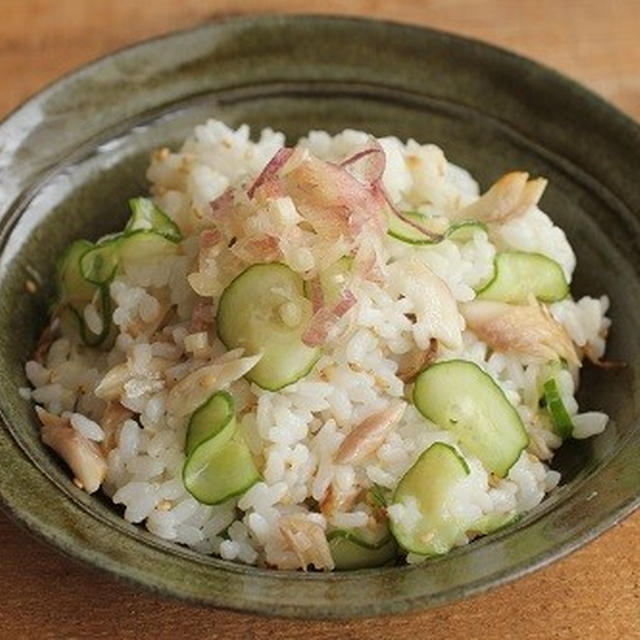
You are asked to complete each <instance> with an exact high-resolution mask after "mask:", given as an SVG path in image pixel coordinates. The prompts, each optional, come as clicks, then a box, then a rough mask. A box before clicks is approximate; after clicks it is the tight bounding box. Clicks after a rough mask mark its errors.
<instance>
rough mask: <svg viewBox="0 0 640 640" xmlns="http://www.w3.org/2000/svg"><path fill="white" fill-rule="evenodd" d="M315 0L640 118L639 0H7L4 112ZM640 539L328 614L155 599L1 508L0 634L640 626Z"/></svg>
mask: <svg viewBox="0 0 640 640" xmlns="http://www.w3.org/2000/svg"><path fill="white" fill-rule="evenodd" d="M319 6H321V7H322V9H321V10H322V11H323V12H328V13H348V14H358V15H369V16H378V17H384V18H389V19H394V20H401V21H405V22H411V23H415V24H424V25H429V26H432V27H436V28H441V29H444V30H447V31H452V32H457V33H461V34H466V35H471V36H474V37H477V38H480V39H483V40H486V41H489V42H492V43H495V44H499V45H502V46H504V47H507V48H509V49H512V50H515V51H518V52H520V53H523V54H525V55H527V56H529V57H532V58H534V59H537V60H539V61H542V62H544V63H546V64H548V65H550V66H552V67H555V68H556V69H558V70H561V71H563V72H565V73H567V74H569V75H571V76H573V77H574V78H576V79H578V80H579V81H581V82H583V83H584V84H586V85H587V86H589V87H591V88H592V89H594V90H595V91H597V92H599V93H601V94H602V95H604V96H605V97H607V98H608V99H609V100H611V101H612V102H613V103H615V104H616V105H617V106H618V107H620V108H622V109H623V110H625V111H626V112H627V113H628V114H630V115H631V116H633V117H635V118H636V119H640V40H639V39H638V35H639V31H640V30H639V27H640V1H639V0H626V1H623V0H608V2H602V1H601V0H567V1H563V0H559V1H558V0H518V1H515V0H514V1H511V0H502V1H500V0H495V1H491V0H488V1H483V0H413V1H412V0H405V1H403V0H394V1H392V0H388V1H385V0H324V1H323V2H322V3H314V2H311V1H309V0H307V1H304V0H244V1H240V0H235V1H216V0H208V1H207V0H153V1H149V2H145V1H144V0H140V1H136V0H108V1H107V2H102V1H100V0H2V2H0V86H1V90H0V116H1V115H3V114H5V113H7V112H8V111H9V110H10V109H12V108H13V107H15V106H17V105H18V104H19V103H20V102H21V101H22V100H23V99H25V98H26V97H27V96H29V95H30V94H31V93H33V92H34V91H36V90H37V89H39V88H40V87H42V86H43V85H44V84H45V83H48V82H50V81H52V80H54V79H55V78H56V77H57V76H59V75H60V74H62V73H64V72H66V71H68V70H70V69H72V68H74V67H76V66H77V65H79V64H82V63H84V62H86V61H88V60H91V59H93V58H95V57H97V56H100V55H103V54H105V53H107V52H110V51H113V50H114V49H116V48H118V47H121V46H123V45H126V44H129V43H132V42H134V41H136V40H140V39H143V38H146V37H149V36H153V35H156V34H159V33H163V32H167V31H171V30H174V29H183V28H187V27H190V26H193V25H198V24H201V23H203V22H206V21H208V20H212V19H215V18H216V16H220V15H229V14H232V13H238V12H239V11H242V12H256V11H285V10H286V11H291V12H304V11H313V10H315V11H316V12H317V11H319V9H318V7H319ZM0 464H1V461H0ZM639 543H640V512H639V513H636V514H635V515H633V516H631V517H630V518H628V519H627V520H626V521H625V522H623V523H622V524H621V525H619V526H617V527H616V528H614V529H613V530H612V531H610V532H608V533H606V534H605V535H603V536H601V537H600V538H599V539H598V540H596V541H595V542H593V543H591V544H589V545H588V546H587V547H585V548H583V549H581V550H580V551H578V552H576V553H574V554H573V555H571V556H569V557H568V558H566V559H564V560H562V561H559V562H556V563H555V564H553V565H551V566H550V567H548V568H546V569H544V570H541V571H538V572H536V573H535V574H533V575H531V576H528V577H526V578H523V579H521V580H518V581H516V582H514V583H511V584H509V585H506V586H503V587H501V588H499V589H496V590H493V591H492V592H490V593H487V594H484V595H481V596H477V597H475V598H471V599H468V600H466V601H463V602H461V603H457V604H454V605H450V606H448V607H443V608H440V609H438V610H435V611H431V612H425V613H418V614H413V615H408V616H396V617H391V618H383V619H380V618H379V619H369V620H364V621H355V622H346V623H333V622H311V621H289V620H281V619H266V618H261V617H257V616H248V615H242V614H238V613H231V612H226V611H220V610H211V609H206V608H202V607H197V606H191V605H187V604H183V603H180V602H177V601H172V600H166V599H161V598H158V597H155V596H153V595H150V594H148V593H146V592H144V591H142V590H140V589H136V588H132V587H130V586H127V585H123V584H121V583H119V582H116V581H115V580H114V579H112V578H111V577H109V576H107V575H104V574H102V573H99V572H97V571H93V570H91V569H87V568H85V567H82V566H78V565H76V564H75V563H74V562H72V561H70V560H68V559H67V558H64V557H62V556H61V555H59V554H57V553H56V552H54V551H51V550H50V549H49V548H47V547H45V546H44V545H42V544H41V543H40V542H38V541H35V540H33V539H31V538H30V537H25V535H24V534H23V532H22V531H21V530H19V529H18V528H17V527H16V526H15V525H14V524H12V523H10V522H9V521H8V520H7V519H6V518H5V517H4V516H3V515H1V514H0V637H2V638H5V637H6V638H57V637H64V638H66V637H74V638H80V637H83V638H147V637H148V638H165V637H166V638H181V637H188V638H199V637H212V638H273V639H274V640H275V639H279V638H334V637H336V638H341V639H348V638H376V639H377V640H380V639H382V640H392V639H396V638H411V637H414V638H433V639H435V638H445V637H446V638H449V639H457V638H465V639H473V638H485V637H490V638H493V639H496V638H511V637H514V638H515V637H518V638H520V639H525V638H540V639H542V638H545V639H546V638H598V639H601V640H608V639H613V638H625V639H627V638H640V551H639V550H638V548H639Z"/></svg>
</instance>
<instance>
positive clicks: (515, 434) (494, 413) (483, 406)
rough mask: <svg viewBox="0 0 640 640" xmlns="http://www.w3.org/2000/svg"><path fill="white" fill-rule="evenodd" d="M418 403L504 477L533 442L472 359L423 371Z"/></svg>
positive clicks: (415, 399)
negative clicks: (530, 441)
mask: <svg viewBox="0 0 640 640" xmlns="http://www.w3.org/2000/svg"><path fill="white" fill-rule="evenodd" d="M413 402H414V404H415V406H416V407H417V409H418V411H420V413H422V415H423V416H424V417H425V418H427V419H428V420H431V421H432V422H434V423H435V424H437V425H438V426H439V427H440V428H442V429H446V430H447V431H451V432H452V433H453V434H455V435H456V437H457V438H458V440H459V442H460V445H461V446H462V447H463V448H465V449H467V450H469V451H470V452H471V453H473V454H474V455H475V456H476V457H478V458H479V459H480V461H481V462H482V464H483V465H484V466H485V468H487V469H488V470H489V471H491V472H493V473H495V474H496V475H497V476H499V477H501V478H502V477H504V476H505V475H507V473H508V471H509V469H510V468H511V466H512V465H513V464H514V463H515V462H516V461H517V460H518V458H519V457H520V453H521V452H522V451H523V450H524V449H525V448H526V447H527V445H528V444H529V437H528V436H527V432H526V431H525V429H524V426H523V424H522V420H521V419H520V416H519V415H518V412H517V411H516V410H515V408H514V407H513V405H512V404H511V403H510V402H509V400H507V397H506V396H505V395H504V392H503V391H502V389H500V387H498V385H497V384H496V383H495V382H494V381H493V379H492V378H491V376H489V375H488V374H486V373H485V372H484V371H482V369H480V367H478V365H476V364H475V363H473V362H469V361H466V360H448V361H445V362H439V363H436V364H434V365H431V366H430V367H428V368H426V369H424V370H423V371H422V372H421V373H420V374H418V377H417V378H416V381H415V386H414V390H413Z"/></svg>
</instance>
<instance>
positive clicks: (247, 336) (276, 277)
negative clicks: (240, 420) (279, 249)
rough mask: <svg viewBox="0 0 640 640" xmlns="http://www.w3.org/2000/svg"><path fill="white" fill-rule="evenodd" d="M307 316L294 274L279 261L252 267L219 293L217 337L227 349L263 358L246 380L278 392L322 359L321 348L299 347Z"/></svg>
mask: <svg viewBox="0 0 640 640" xmlns="http://www.w3.org/2000/svg"><path fill="white" fill-rule="evenodd" d="M311 316H312V309H311V303H310V301H309V300H308V299H307V298H306V297H305V295H304V283H303V281H302V278H301V277H300V276H299V275H298V274H297V273H295V271H292V270H291V269H290V268H289V267H287V266H286V265H284V264H281V263H279V262H270V263H261V264H254V265H252V266H250V267H248V268H247V269H245V270H244V271H243V272H242V273H241V274H240V275H239V276H237V277H236V278H235V280H233V282H231V284H230V285H229V286H228V287H227V288H226V289H225V290H224V291H223V292H222V296H221V297H220V302H219V304H218V314H217V326H218V335H219V337H220V340H222V342H223V343H224V345H225V346H226V347H227V349H236V348H238V347H242V348H243V349H244V350H245V354H247V355H254V354H258V353H261V354H262V358H261V359H260V361H259V362H258V364H257V365H256V366H255V367H253V369H251V371H250V372H249V373H248V374H247V375H246V377H247V378H248V379H249V380H251V381H252V382H255V383H256V384H257V385H259V386H260V387H262V388H263V389H268V390H270V391H277V390H278V389H282V388H283V387H286V386H287V385H290V384H292V383H294V382H296V381H297V380H299V379H300V378H302V377H303V376H305V375H307V373H309V371H310V370H311V369H312V368H313V365H314V364H315V363H316V361H317V359H318V358H319V356H320V349H319V348H313V347H308V346H307V345H305V344H304V342H302V335H303V333H304V331H305V329H306V327H307V324H308V322H309V320H310V319H311Z"/></svg>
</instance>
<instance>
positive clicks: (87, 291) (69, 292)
mask: <svg viewBox="0 0 640 640" xmlns="http://www.w3.org/2000/svg"><path fill="white" fill-rule="evenodd" d="M93 248H94V245H93V244H92V243H91V242H89V241H88V240H76V241H75V242H73V243H71V245H69V247H67V249H66V250H65V251H64V253H63V254H62V255H61V256H60V258H59V259H58V261H57V262H56V280H57V290H58V305H59V308H60V311H59V313H60V314H63V315H64V311H65V309H66V310H67V311H68V313H69V315H70V316H71V317H73V318H74V319H75V323H76V324H77V326H78V329H79V331H80V337H81V338H82V340H83V342H84V343H85V344H87V345H88V346H90V347H96V346H98V345H99V344H101V343H102V342H103V341H104V339H105V338H106V337H107V335H108V334H109V332H110V330H111V296H110V295H109V289H108V288H107V287H104V286H97V285H95V284H94V283H92V282H89V281H88V280H87V279H86V278H84V277H83V275H82V270H81V267H80V260H81V259H82V258H83V256H84V255H86V253H87V252H89V251H92V250H93ZM94 299H95V300H96V303H97V310H98V312H99V313H100V315H101V318H102V331H101V332H100V333H99V334H94V333H92V332H91V331H90V330H89V328H88V327H87V325H86V323H85V321H84V308H85V307H86V306H87V305H88V304H89V303H90V302H92V301H93V300H94Z"/></svg>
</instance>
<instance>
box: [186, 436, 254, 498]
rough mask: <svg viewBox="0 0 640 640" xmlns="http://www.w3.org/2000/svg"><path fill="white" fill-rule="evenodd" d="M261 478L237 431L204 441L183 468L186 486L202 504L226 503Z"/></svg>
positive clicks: (247, 448) (245, 444) (249, 452)
mask: <svg viewBox="0 0 640 640" xmlns="http://www.w3.org/2000/svg"><path fill="white" fill-rule="evenodd" d="M225 431H226V430H223V432H222V433H221V434H220V435H223V434H224V433H225ZM259 479H260V474H259V473H258V470H257V469H256V466H255V464H254V462H253V457H252V455H251V451H249V447H248V446H247V443H246V442H245V441H244V440H243V439H242V437H241V436H240V434H239V433H237V432H235V433H233V435H232V436H231V438H230V439H227V440H225V439H224V438H221V437H219V436H218V437H213V438H210V439H209V440H207V441H206V442H204V443H202V444H201V445H200V446H199V447H197V448H196V449H195V450H194V451H193V453H192V454H191V455H190V456H189V457H188V458H187V460H186V462H185V464H184V467H183V469H182V480H183V482H184V486H185V487H186V489H187V491H188V492H189V493H190V494H191V495H192V496H193V497H194V498H195V499H196V500H198V502H202V503H203V504H220V503H221V502H226V501H227V500H229V498H232V497H233V496H237V495H239V494H241V493H244V492H245V491H246V490H247V489H249V487H251V486H252V485H254V484H255V483H256V482H257V481H258V480H259Z"/></svg>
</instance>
